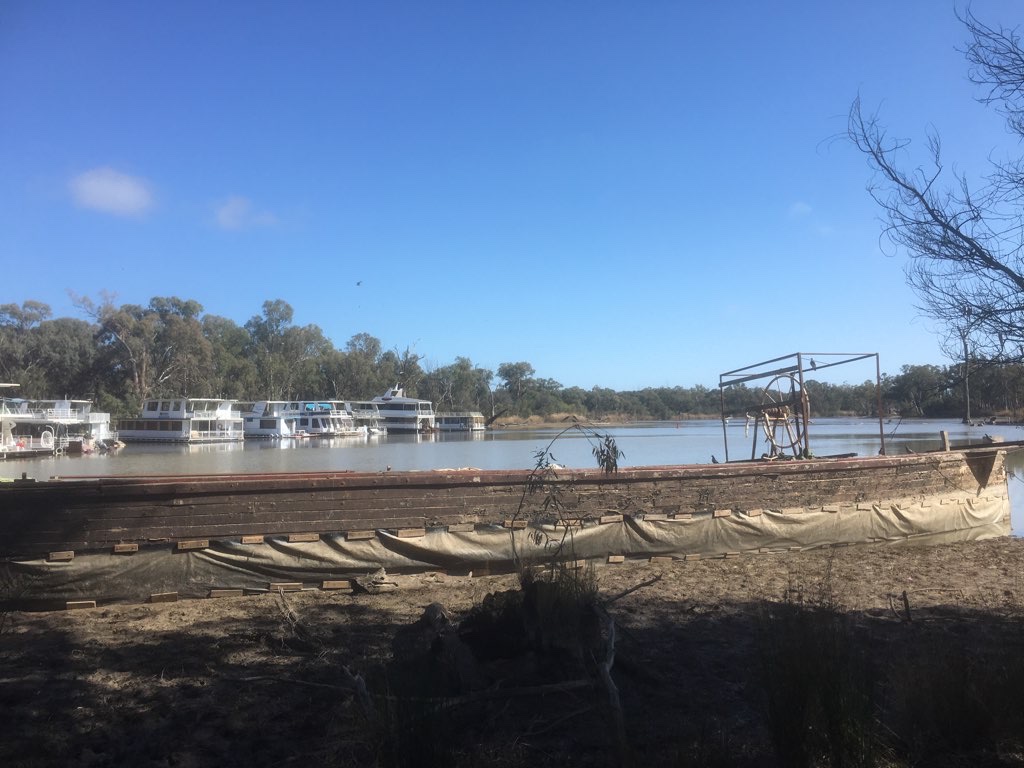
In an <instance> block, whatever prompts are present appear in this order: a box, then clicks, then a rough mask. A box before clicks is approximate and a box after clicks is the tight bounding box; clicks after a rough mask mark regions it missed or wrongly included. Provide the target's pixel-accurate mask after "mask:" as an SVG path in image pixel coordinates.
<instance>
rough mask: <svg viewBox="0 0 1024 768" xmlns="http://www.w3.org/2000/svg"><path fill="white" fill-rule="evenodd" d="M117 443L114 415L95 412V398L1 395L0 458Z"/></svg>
mask: <svg viewBox="0 0 1024 768" xmlns="http://www.w3.org/2000/svg"><path fill="white" fill-rule="evenodd" d="M16 386H17V385H16V384H3V385H0V388H3V389H5V390H9V389H13V388H15V387H16ZM113 442H114V434H113V432H112V431H111V429H110V414H109V413H103V412H100V411H94V410H93V404H92V401H91V400H75V399H70V398H55V399H49V400H32V399H24V398H12V397H0V459H3V458H29V457H33V456H40V455H49V454H54V453H63V452H69V453H76V452H89V451H92V450H95V449H96V448H97V447H98V446H104V445H110V444H113Z"/></svg>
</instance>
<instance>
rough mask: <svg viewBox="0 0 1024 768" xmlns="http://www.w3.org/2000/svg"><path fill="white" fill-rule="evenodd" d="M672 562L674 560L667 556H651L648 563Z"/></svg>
mask: <svg viewBox="0 0 1024 768" xmlns="http://www.w3.org/2000/svg"><path fill="white" fill-rule="evenodd" d="M673 560H675V558H674V557H670V556H669V555H652V556H651V559H650V561H649V562H652V563H671V562H672V561H673Z"/></svg>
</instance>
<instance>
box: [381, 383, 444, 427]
mask: <svg viewBox="0 0 1024 768" xmlns="http://www.w3.org/2000/svg"><path fill="white" fill-rule="evenodd" d="M373 403H374V404H375V405H376V406H377V410H378V412H379V413H380V417H381V418H382V419H383V420H384V425H385V426H386V427H387V428H388V432H389V433H391V432H406V433H408V432H433V431H434V429H435V428H436V424H435V416H434V404H433V403H431V402H430V401H429V400H420V399H419V398H415V397H406V395H405V389H404V388H403V387H399V386H397V385H396V386H395V387H393V388H392V389H389V390H388V391H387V392H385V393H384V394H383V395H378V396H377V397H375V398H373Z"/></svg>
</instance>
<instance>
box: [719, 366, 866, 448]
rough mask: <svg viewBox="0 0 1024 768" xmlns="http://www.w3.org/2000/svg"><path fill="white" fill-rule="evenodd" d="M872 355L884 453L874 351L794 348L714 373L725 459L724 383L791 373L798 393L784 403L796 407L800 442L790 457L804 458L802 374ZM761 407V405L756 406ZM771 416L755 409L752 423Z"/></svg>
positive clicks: (806, 413) (806, 412)
mask: <svg viewBox="0 0 1024 768" xmlns="http://www.w3.org/2000/svg"><path fill="white" fill-rule="evenodd" d="M871 358H874V360H875V404H876V408H877V411H878V439H879V443H880V447H879V451H878V454H879V455H880V456H884V455H885V427H884V421H885V420H884V417H883V413H882V367H881V362H880V360H879V357H878V353H877V352H796V353H793V354H791V355H783V356H782V357H775V358H772V359H771V360H764V361H762V362H760V363H754V364H753V365H748V366H745V367H743V368H737V369H736V370H733V371H727V372H725V373H723V374H720V375H719V377H718V389H719V394H720V395H721V403H722V437H723V440H724V441H725V460H726V461H730V457H729V431H728V429H727V427H728V420H729V414H728V413H727V411H726V406H725V390H726V388H728V387H733V386H737V385H740V384H746V383H748V382H753V381H764V380H766V379H774V378H775V377H778V376H791V377H794V378H795V379H796V382H797V384H798V385H799V391H800V396H799V397H798V398H797V399H796V400H795V401H794V402H790V403H785V405H787V406H794V407H796V408H797V409H798V410H797V411H796V412H795V417H796V419H797V426H796V430H797V435H796V436H797V437H798V438H799V442H800V444H801V446H802V454H803V455H802V456H794V458H806V457H808V456H810V436H809V434H808V425H809V424H810V421H811V413H810V400H809V398H808V397H807V395H806V389H805V381H806V379H805V376H806V374H807V372H808V371H813V372H817V371H821V370H824V369H826V368H834V367H836V366H839V365H848V364H850V363H855V362H859V361H861V360H869V359H871ZM752 409H754V410H758V409H759V407H758V406H756V405H752ZM760 410H762V411H764V410H765V409H763V408H760ZM763 418H764V419H767V418H772V416H769V415H766V414H765V413H759V414H758V416H757V417H756V420H757V423H756V424H755V427H757V426H759V425H760V420H761V419H763ZM754 458H755V457H754V455H753V452H752V453H751V459H754Z"/></svg>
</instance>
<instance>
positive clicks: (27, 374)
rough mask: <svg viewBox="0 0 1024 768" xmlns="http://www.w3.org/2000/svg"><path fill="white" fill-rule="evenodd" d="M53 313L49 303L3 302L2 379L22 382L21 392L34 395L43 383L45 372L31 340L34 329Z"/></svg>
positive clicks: (0, 312)
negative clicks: (33, 352)
mask: <svg viewBox="0 0 1024 768" xmlns="http://www.w3.org/2000/svg"><path fill="white" fill-rule="evenodd" d="M51 314H52V311H51V309H50V306H49V305H48V304H44V303H42V302H40V301H33V300H31V299H30V300H28V301H23V302H22V303H21V304H20V305H18V304H0V381H4V382H9V383H12V384H19V385H20V390H21V392H20V393H21V394H26V395H28V396H31V395H32V394H34V389H35V387H36V386H37V385H42V384H43V383H44V379H45V372H44V371H43V370H42V369H41V367H40V364H39V361H38V360H36V359H35V358H34V356H33V355H32V354H31V352H30V345H29V342H30V338H31V334H32V332H33V331H34V329H35V328H37V327H38V326H39V324H40V323H42V322H44V321H45V320H47V319H49V317H50V315H51ZM39 396H40V397H44V396H45V395H43V394H41V393H39Z"/></svg>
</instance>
